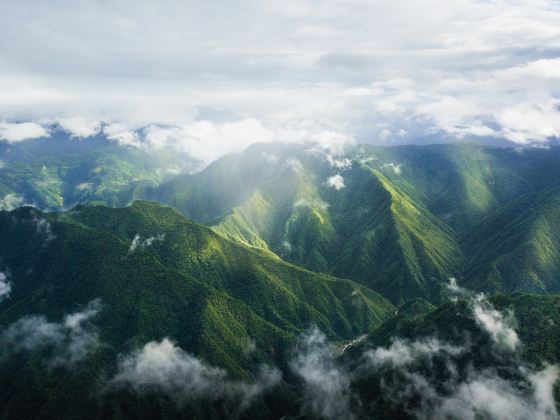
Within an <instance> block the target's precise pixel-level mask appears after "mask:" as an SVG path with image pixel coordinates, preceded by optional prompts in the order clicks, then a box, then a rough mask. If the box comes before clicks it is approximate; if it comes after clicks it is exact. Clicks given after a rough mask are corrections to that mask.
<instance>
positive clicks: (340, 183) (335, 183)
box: [327, 174, 345, 191]
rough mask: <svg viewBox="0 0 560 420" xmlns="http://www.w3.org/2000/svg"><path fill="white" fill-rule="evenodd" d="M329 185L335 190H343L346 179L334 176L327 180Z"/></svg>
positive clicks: (338, 175)
mask: <svg viewBox="0 0 560 420" xmlns="http://www.w3.org/2000/svg"><path fill="white" fill-rule="evenodd" d="M327 185H328V186H329V187H331V188H334V189H335V190H337V191H338V190H341V189H342V188H344V187H345V185H344V178H343V177H342V175H340V174H336V175H333V176H331V177H329V178H328V179H327Z"/></svg>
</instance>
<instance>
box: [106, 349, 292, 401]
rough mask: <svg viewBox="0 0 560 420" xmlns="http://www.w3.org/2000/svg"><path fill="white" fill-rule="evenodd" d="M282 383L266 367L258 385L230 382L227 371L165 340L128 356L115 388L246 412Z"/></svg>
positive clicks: (271, 370)
mask: <svg viewBox="0 0 560 420" xmlns="http://www.w3.org/2000/svg"><path fill="white" fill-rule="evenodd" d="M280 380H281V374H280V372H279V371H278V370H276V369H274V368H270V367H266V366H263V367H262V368H261V370H260V372H259V374H258V376H257V378H256V379H255V380H254V382H251V383H248V382H242V381H234V380H231V379H228V377H227V373H226V372H225V371H224V370H223V369H221V368H217V367H212V366H208V365H207V364H205V363H204V362H202V361H201V360H200V359H198V358H196V357H194V356H192V355H190V354H188V353H187V352H185V351H184V350H183V349H181V348H180V347H178V346H176V345H175V344H174V343H173V342H172V341H171V340H169V339H167V338H165V339H163V340H162V341H159V342H158V341H151V342H149V343H147V344H146V345H144V347H143V348H142V349H139V350H137V351H135V352H133V353H132V354H130V355H127V356H124V357H123V358H122V359H121V361H120V363H119V368H118V373H117V374H116V376H115V377H114V378H113V380H112V381H111V387H113V388H116V389H118V388H128V389H131V390H133V391H134V392H136V393H138V394H140V395H145V394H149V393H154V392H158V393H163V394H165V395H167V396H169V397H170V398H171V399H172V400H173V401H175V402H176V403H177V404H178V405H183V404H186V403H189V402H192V401H195V400H200V399H206V400H210V401H218V400H225V401H233V402H236V403H237V404H239V407H240V409H245V408H247V407H248V406H249V405H251V404H252V403H253V402H254V401H255V399H257V398H258V397H259V396H261V395H262V394H263V393H265V392H266V391H268V390H270V389H271V388H273V387H274V386H275V385H277V384H278V383H279V382H280Z"/></svg>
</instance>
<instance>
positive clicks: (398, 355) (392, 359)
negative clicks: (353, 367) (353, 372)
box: [364, 337, 467, 367]
mask: <svg viewBox="0 0 560 420" xmlns="http://www.w3.org/2000/svg"><path fill="white" fill-rule="evenodd" d="M465 351H467V348H465V347H464V346H454V345H451V344H448V343H443V342H441V341H440V340H438V339H436V338H433V337H430V338H427V339H424V340H418V341H413V342H408V341H404V340H401V339H395V340H394V341H393V343H392V344H391V346H390V347H388V348H384V347H378V348H376V349H371V350H368V351H366V352H365V353H364V357H365V358H366V360H367V362H368V364H371V365H373V366H383V365H390V366H393V367H402V366H405V365H408V364H411V363H415V362H417V361H418V360H419V359H421V358H428V359H429V358H433V357H436V356H438V355H441V354H448V355H452V356H456V355H459V354H461V353H464V352H465Z"/></svg>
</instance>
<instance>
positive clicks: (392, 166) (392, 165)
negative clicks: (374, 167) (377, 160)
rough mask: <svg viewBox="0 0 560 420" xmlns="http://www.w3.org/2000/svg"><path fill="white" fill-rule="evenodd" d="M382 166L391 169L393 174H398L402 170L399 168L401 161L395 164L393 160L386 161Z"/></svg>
mask: <svg viewBox="0 0 560 420" xmlns="http://www.w3.org/2000/svg"><path fill="white" fill-rule="evenodd" d="M382 168H388V169H391V170H392V171H393V172H394V173H395V175H400V174H401V172H402V169H401V168H402V163H401V164H396V163H393V162H391V163H386V164H384V165H383V166H382Z"/></svg>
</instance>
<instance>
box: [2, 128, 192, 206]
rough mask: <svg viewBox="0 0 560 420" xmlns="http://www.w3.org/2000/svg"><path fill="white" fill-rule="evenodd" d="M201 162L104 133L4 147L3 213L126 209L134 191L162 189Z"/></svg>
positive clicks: (57, 136)
mask: <svg viewBox="0 0 560 420" xmlns="http://www.w3.org/2000/svg"><path fill="white" fill-rule="evenodd" d="M196 166H197V162H196V161H195V160H193V159H188V158H185V157H184V156H182V157H181V156H177V155H176V154H174V153H171V152H169V151H164V150H150V151H148V150H145V149H141V148H137V147H130V146H121V145H118V144H117V143H115V142H114V141H111V140H109V139H108V138H107V137H105V136H104V135H103V134H98V135H97V136H94V137H89V138H87V139H78V138H73V137H71V136H70V135H69V134H68V133H66V132H63V131H60V130H58V131H56V130H53V132H52V134H51V136H50V137H45V138H39V139H33V140H27V141H24V142H19V143H13V144H8V143H4V142H0V209H4V210H11V209H12V208H15V207H18V206H22V205H25V204H27V205H34V206H35V207H38V208H40V209H43V210H63V209H69V208H71V207H73V206H75V205H77V204H79V203H86V202H99V203H104V204H107V205H111V206H119V205H126V204H127V203H128V202H129V201H131V200H132V199H133V198H134V190H135V188H139V187H140V186H147V185H152V186H154V185H158V184H160V183H161V182H163V181H164V180H167V179H169V178H170V177H171V176H172V175H176V174H177V173H180V172H183V171H189V170H193V169H194V168H195V167H196Z"/></svg>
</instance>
